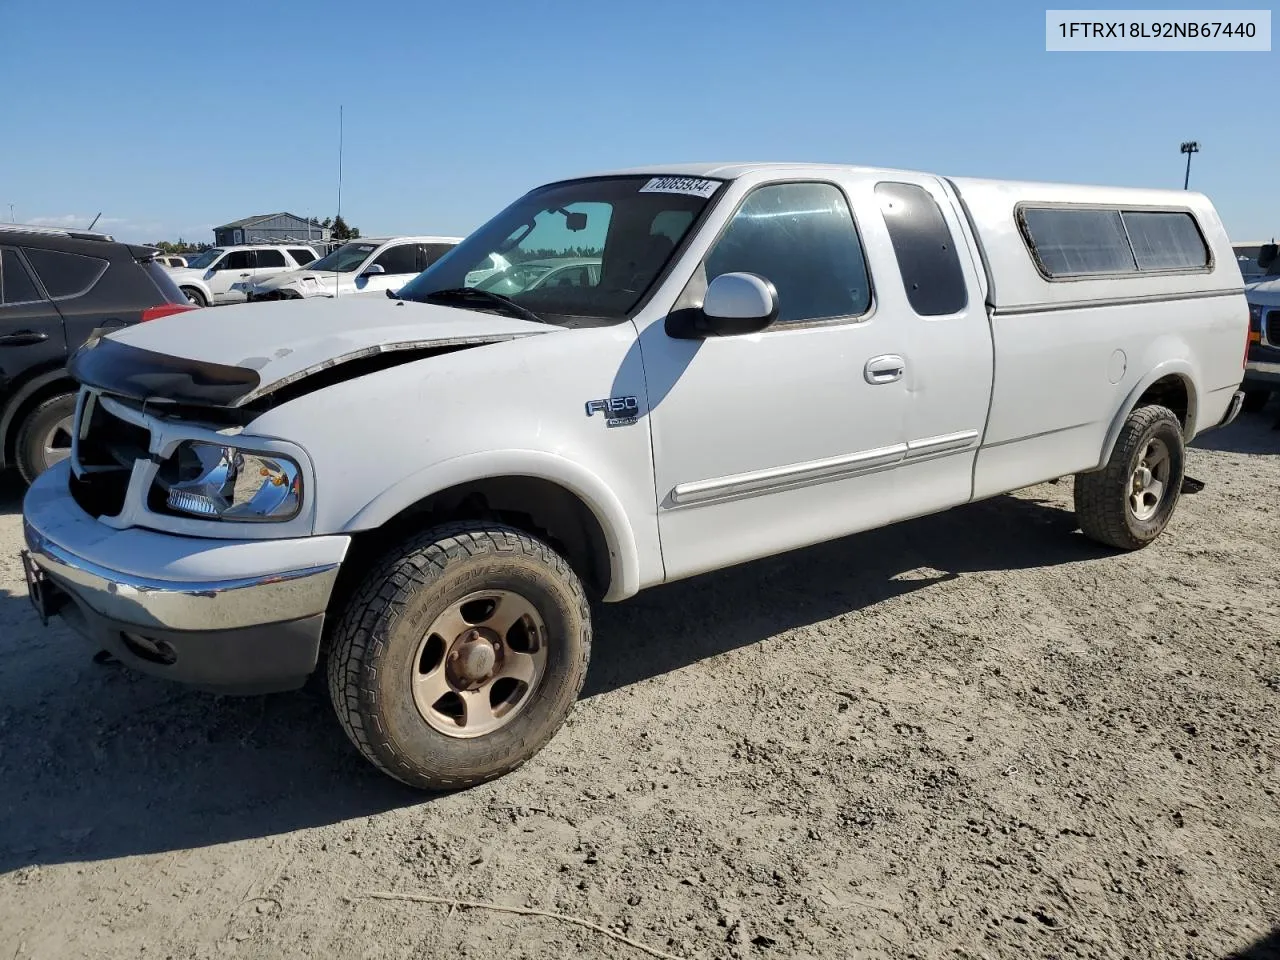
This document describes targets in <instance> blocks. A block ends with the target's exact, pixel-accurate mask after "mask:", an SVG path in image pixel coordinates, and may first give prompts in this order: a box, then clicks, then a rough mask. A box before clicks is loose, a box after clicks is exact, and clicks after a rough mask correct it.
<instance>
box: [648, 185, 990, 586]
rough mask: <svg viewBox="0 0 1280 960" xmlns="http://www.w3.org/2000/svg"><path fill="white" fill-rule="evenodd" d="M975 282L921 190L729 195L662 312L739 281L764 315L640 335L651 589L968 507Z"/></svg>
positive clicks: (843, 188) (985, 363) (982, 389)
mask: <svg viewBox="0 0 1280 960" xmlns="http://www.w3.org/2000/svg"><path fill="white" fill-rule="evenodd" d="M851 199H852V206H851ZM957 239H959V242H957ZM977 270H978V265H977V264H976V262H975V261H974V258H973V257H972V256H970V255H968V247H967V245H966V244H965V243H964V235H963V232H962V226H961V223H960V221H959V218H958V216H957V214H956V211H955V209H954V207H953V205H952V204H951V201H950V199H949V198H948V195H947V194H946V192H945V191H944V190H943V189H942V186H941V184H940V183H939V181H937V180H936V179H934V178H928V177H917V176H913V175H909V174H904V175H901V176H898V175H896V174H895V175H894V176H893V177H892V178H890V177H888V176H886V177H885V178H884V179H883V180H878V181H877V179H875V178H873V177H872V176H868V175H865V174H859V175H857V176H851V177H850V178H849V179H848V180H847V181H842V182H841V183H840V184H839V185H837V184H835V183H829V182H786V183H765V184H762V185H760V186H757V187H755V188H754V189H752V190H750V191H749V192H747V193H746V194H745V196H744V197H743V199H742V201H741V203H740V204H739V205H738V206H737V209H736V210H735V211H734V213H733V215H732V217H731V218H730V219H729V221H728V223H727V225H726V226H725V228H724V230H723V232H722V233H721V234H720V236H719V238H718V239H717V240H716V242H715V243H714V244H713V245H712V247H711V248H710V250H709V252H708V253H707V255H706V257H705V258H704V259H703V261H702V263H701V264H699V266H698V269H697V270H696V271H695V273H694V277H693V279H692V280H691V281H690V283H689V286H688V287H686V290H685V292H684V294H682V295H681V296H680V298H679V299H678V300H677V302H676V304H675V306H676V307H677V308H680V307H682V306H687V305H689V304H698V303H700V302H701V291H705V289H706V286H705V285H706V283H707V282H710V280H712V279H714V278H715V277H716V276H718V275H720V274H722V273H728V272H733V271H743V272H749V273H755V274H758V275H760V276H762V277H765V278H766V279H768V280H769V281H771V282H772V283H773V285H774V286H775V288H776V289H777V292H778V304H779V314H778V319H777V320H776V321H775V322H774V324H773V325H772V326H770V327H769V328H768V329H766V330H765V331H764V332H762V333H760V334H756V335H750V336H737V337H721V338H709V339H706V340H682V339H675V338H672V337H669V336H667V335H666V333H665V329H664V324H663V323H662V322H654V323H651V324H650V325H649V326H648V327H646V328H645V329H644V331H643V333H642V345H643V350H644V364H645V375H646V379H647V383H648V390H649V396H648V401H649V410H650V414H649V416H650V421H651V429H652V434H653V450H654V472H655V479H656V485H657V504H656V506H657V512H658V529H659V533H660V535H661V540H662V553H663V561H664V564H665V566H666V574H667V578H668V579H675V578H678V577H683V576H688V575H691V574H696V573H699V572H702V571H705V570H709V569H713V568H715V567H718V566H722V565H725V564H727V563H732V562H737V561H742V560H749V559H752V558H755V557H761V556H767V555H770V554H775V553H779V552H782V551H785V550H788V549H792V548H795V547H800V546H804V545H807V544H811V543H817V542H820V541H822V540H828V539H832V538H834V537H839V536H843V535H845V534H848V533H853V532H856V531H859V530H866V529H870V528H873V527H877V526H882V525H885V524H888V523H892V522H893V521H895V520H901V519H903V518H906V517H912V516H918V515H921V514H925V513H930V512H933V511H936V510H940V509H944V508H946V507H949V506H953V505H955V504H958V503H963V502H965V501H967V500H969V499H970V498H971V496H972V490H973V484H972V471H973V462H974V456H975V454H976V450H977V447H978V445H979V443H980V440H981V433H982V430H983V429H984V426H985V418H986V412H987V406H988V403H989V400H990V395H991V377H992V355H991V339H990V331H989V328H988V322H987V316H986V311H985V308H984V305H983V298H982V296H981V292H980V291H981V283H980V278H979V275H978V272H977Z"/></svg>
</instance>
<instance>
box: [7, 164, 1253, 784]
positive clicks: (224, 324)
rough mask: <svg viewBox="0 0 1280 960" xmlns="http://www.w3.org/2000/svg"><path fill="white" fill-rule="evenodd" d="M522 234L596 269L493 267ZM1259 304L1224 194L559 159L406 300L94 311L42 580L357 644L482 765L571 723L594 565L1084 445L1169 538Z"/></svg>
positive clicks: (865, 502) (179, 636) (734, 557)
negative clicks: (521, 275)
mask: <svg viewBox="0 0 1280 960" xmlns="http://www.w3.org/2000/svg"><path fill="white" fill-rule="evenodd" d="M494 254H498V255H500V256H501V257H503V258H505V259H506V260H507V261H509V262H511V263H516V264H518V263H521V262H524V261H529V260H534V259H537V260H540V261H543V262H545V261H546V260H548V259H556V258H564V259H569V258H580V259H590V260H592V261H593V262H594V261H596V260H598V261H599V269H598V270H597V271H595V272H593V273H592V275H591V277H590V278H588V279H587V280H586V281H584V282H582V283H574V284H566V285H540V286H532V287H530V288H527V289H524V290H521V291H518V292H514V293H512V294H511V295H510V296H504V295H500V294H497V293H495V292H493V291H486V290H479V289H476V288H475V287H468V286H466V284H465V280H466V278H467V276H468V273H469V272H472V271H475V270H476V269H477V267H478V265H481V264H483V263H485V262H492V260H491V257H492V256H493V255H494ZM473 276H474V274H473ZM1247 331H1248V310H1247V306H1246V303H1245V298H1244V295H1243V293H1242V279H1241V274H1240V269H1239V267H1238V266H1237V265H1236V260H1235V257H1234V256H1233V255H1232V251H1231V246H1230V243H1229V242H1228V239H1227V236H1226V234H1225V232H1224V230H1223V227H1222V224H1221V223H1220V221H1219V218H1218V216H1217V214H1216V213H1215V211H1214V208H1213V206H1212V205H1211V204H1210V202H1209V201H1208V200H1207V199H1206V198H1205V197H1204V196H1202V195H1200V194H1197V193H1192V192H1184V191H1153V190H1127V189H1111V188H1103V187H1082V186H1068V185H1061V184H1038V183H1019V182H997V181H985V180H975V179H948V178H943V177H939V176H935V175H931V174H925V173H912V172H905V171H898V170H881V169H869V168H862V167H843V166H819V165H784V164H728V165H698V166H692V165H690V166H677V167H673V168H661V169H643V170H633V171H624V172H620V173H612V174H605V175H600V176H592V177H586V178H581V179H573V180H566V181H560V182H555V183H551V184H548V185H545V186H542V187H539V188H537V189H535V190H532V191H531V192H529V193H528V194H526V195H525V196H523V197H521V198H519V199H517V200H516V201H515V202H514V203H512V204H511V205H510V206H509V207H507V208H506V209H505V210H503V211H501V212H500V213H498V214H497V215H496V216H495V217H494V218H493V219H491V220H490V221H489V222H488V223H486V224H485V225H484V226H483V227H481V228H480V229H478V230H477V231H476V232H475V233H473V234H472V235H471V236H469V237H467V238H466V239H465V240H463V241H462V242H461V243H460V244H459V245H458V246H457V247H455V248H454V249H453V250H452V251H450V252H449V253H447V254H446V255H445V256H444V257H442V258H441V259H440V260H439V261H438V262H436V263H435V264H433V265H432V266H431V267H430V268H429V269H427V270H426V271H424V272H423V273H422V274H420V275H419V276H418V277H416V278H415V279H413V280H412V281H410V282H409V283H408V284H406V285H405V286H404V287H403V288H401V289H400V290H399V291H398V294H397V296H396V297H394V298H393V297H386V298H377V299H366V298H354V297H353V298H349V299H343V298H339V299H336V300H327V301H312V302H309V303H301V302H283V303H277V304H271V305H254V304H249V305H246V306H238V307H231V308H228V309H226V310H225V311H222V312H221V313H220V315H219V317H218V322H217V323H216V324H210V323H207V322H206V321H205V320H204V319H203V318H201V317H200V316H199V315H198V312H197V313H196V315H194V316H193V315H187V314H182V315H178V316H174V317H169V318H166V319H164V320H161V321H157V322H153V323H146V324H140V325H138V326H135V327H131V328H129V329H126V330H121V331H117V332H111V333H109V334H107V335H104V336H101V337H100V338H97V339H94V340H92V341H91V342H90V343H89V344H87V345H86V346H85V347H84V348H83V349H81V350H80V351H79V352H77V353H76V354H75V356H74V357H73V358H72V360H71V363H70V370H71V372H72V374H73V375H74V376H75V377H76V378H77V380H78V381H79V382H80V383H81V384H82V389H81V392H80V394H79V400H78V405H77V411H76V423H75V430H74V436H75V442H74V446H73V451H72V455H71V457H70V458H69V459H68V460H67V461H65V462H64V463H63V464H61V465H59V466H57V467H55V468H53V469H51V470H49V471H48V472H46V473H45V474H43V475H42V476H40V477H39V478H38V479H37V480H36V481H35V483H34V484H33V485H32V487H31V488H30V490H29V492H28V493H27V496H26V500H25V503H24V517H25V532H26V542H27V548H28V549H27V551H25V552H24V564H25V567H26V570H27V576H28V581H29V591H30V594H31V597H32V600H33V602H34V603H35V605H36V607H37V609H38V610H39V611H40V612H41V614H42V615H43V616H44V617H45V618H46V620H47V618H48V616H49V615H51V614H53V613H59V614H61V615H62V616H63V617H65V618H66V619H67V620H68V621H70V622H71V623H72V624H73V625H75V626H76V627H77V628H78V629H79V630H80V631H82V632H83V633H84V634H86V635H87V636H88V637H89V638H90V639H91V640H92V642H93V644H94V645H95V647H96V648H103V649H106V650H109V651H111V652H112V653H114V654H115V655H116V656H117V657H118V658H119V659H120V660H122V661H124V662H125V663H127V664H130V665H132V666H134V667H136V668H138V669H141V670H144V671H148V672H151V673H154V674H156V675H159V676H168V677H172V678H173V679H175V680H180V681H184V682H188V683H192V684H198V685H201V686H205V687H212V688H216V689H223V690H230V691H239V692H251V691H254V690H268V689H280V688H288V687H291V686H298V685H300V684H301V683H303V682H304V680H305V678H306V677H307V676H308V675H309V674H310V673H312V672H313V671H314V670H316V669H317V668H318V667H319V668H322V669H325V670H326V671H327V676H328V682H329V688H330V691H331V693H332V698H333V703H334V706H335V708H336V711H337V715H338V717H339V719H340V721H341V724H342V726H343V727H344V728H345V730H346V733H347V734H348V735H349V737H350V738H351V740H352V741H353V742H354V744H355V745H356V746H357V747H358V748H359V750H360V751H361V752H362V753H363V754H364V756H365V757H367V758H368V759H369V760H370V761H372V762H373V763H374V764H376V765H377V766H378V767H379V768H380V769H382V770H383V771H384V772H386V773H387V774H389V775H391V776H393V777H396V778H398V779H400V780H402V781H404V782H406V783H409V784H412V785H415V786H418V787H422V788H427V789H440V788H451V787H458V786H464V785H468V784H473V783H477V782H480V781H483V780H486V779H489V778H492V777H496V776H499V775H500V774H502V773H504V772H506V771H508V770H511V769H512V768H514V767H516V766H517V765H519V764H520V763H522V762H524V761H525V760H526V759H527V758H529V757H530V756H532V755H533V754H534V753H536V752H537V751H538V750H539V749H540V748H541V747H542V745H543V744H545V743H546V742H547V740H548V739H549V738H550V737H551V736H552V735H553V734H554V733H555V731H556V730H557V728H558V727H559V725H560V724H561V722H562V721H563V720H564V718H565V716H566V715H567V713H568V712H569V710H570V708H571V707H572V706H573V704H574V701H575V699H576V697H577V695H578V693H579V690H580V687H581V685H582V682H583V679H584V676H585V673H586V670H587V661H588V656H589V652H590V644H591V607H590V605H589V598H593V599H598V600H603V601H619V600H623V599H625V598H627V597H630V596H632V595H633V594H635V593H636V592H637V591H639V590H642V589H644V588H646V587H650V586H654V585H656V584H661V583H664V582H668V581H672V580H676V579H679V578H682V577H689V576H693V575H695V574H699V573H703V572H704V571H709V570H714V569H716V568H720V567H725V566H728V565H730V564H737V563H741V562H743V561H748V560H751V559H753V558H757V557H763V556H766V555H769V554H775V553H778V552H781V551H786V550H790V549H793V548H796V547H801V546H804V545H807V544H813V543H816V542H819V541H823V540H827V539H831V538H834V537H840V536H844V535H846V534H851V533H855V532H857V531H861V530H867V529H869V528H873V527H879V526H883V525H885V524H889V523H893V522H894V521H897V520H901V519H904V518H907V517H915V516H919V515H921V514H926V513H930V512H933V511H939V510H944V509H946V508H948V507H952V506H956V505H958V504H963V503H968V502H970V501H973V500H977V499H980V498H984V497H991V496H993V495H996V494H1000V493H1003V492H1005V491H1009V490H1013V489H1015V488H1018V487H1023V486H1026V485H1030V484H1034V483H1037V482H1040V481H1044V480H1048V479H1052V478H1057V477H1060V476H1064V475H1069V474H1075V475H1076V479H1075V497H1076V509H1077V516H1078V521H1079V524H1080V527H1081V529H1082V530H1083V531H1084V533H1085V534H1087V535H1088V536H1090V537H1093V538H1094V539H1096V540H1099V541H1101V542H1103V543H1106V544H1109V545H1111V546H1113V547H1115V548H1118V549H1122V550H1131V549H1136V548H1140V547H1144V546H1146V545H1147V544H1149V543H1151V541H1152V540H1154V539H1155V538H1156V537H1157V536H1158V535H1159V534H1160V532H1161V531H1162V530H1163V529H1164V527H1165V525H1166V524H1167V523H1168V522H1169V519H1170V517H1171V515H1172V514H1173V511H1174V507H1175V505H1176V504H1177V502H1178V497H1179V492H1180V490H1181V484H1182V480H1183V462H1184V446H1185V444H1186V443H1187V442H1189V441H1190V440H1191V439H1192V438H1193V437H1195V436H1196V435H1197V434H1198V433H1200V432H1201V431H1203V430H1206V429H1208V428H1211V427H1216V426H1219V425H1221V424H1223V423H1226V422H1228V421H1229V420H1231V419H1232V418H1233V417H1234V416H1235V415H1236V413H1237V411H1238V410H1239V407H1240V403H1241V397H1242V394H1241V392H1240V391H1239V389H1238V388H1239V385H1240V382H1241V378H1242V373H1243V357H1244V351H1245V345H1246V339H1247ZM849 576H850V577H856V576H858V571H857V570H856V569H851V570H850V571H849Z"/></svg>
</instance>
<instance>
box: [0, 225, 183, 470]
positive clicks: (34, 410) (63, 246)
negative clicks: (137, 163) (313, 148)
mask: <svg viewBox="0 0 1280 960" xmlns="http://www.w3.org/2000/svg"><path fill="white" fill-rule="evenodd" d="M155 254H156V251H155V249H153V248H151V247H141V246H134V245H132V244H126V243H117V242H116V241H114V240H113V239H112V238H111V237H109V236H107V235H105V234H101V233H82V232H76V231H72V230H54V229H46V228H43V227H27V226H22V225H12V224H0V468H3V467H5V466H11V465H12V466H16V467H17V468H18V470H19V471H20V472H21V473H22V475H23V477H24V478H25V479H26V480H27V481H28V482H30V481H31V480H32V479H34V478H35V476H36V475H37V474H39V473H41V472H43V471H44V470H46V469H48V468H49V467H51V466H53V464H55V463H57V462H58V461H59V460H61V459H63V458H64V457H66V456H67V455H68V454H69V453H70V452H71V420H72V417H73V415H74V413H75V406H76V384H75V381H73V380H72V379H71V378H70V377H69V376H68V375H67V372H66V364H67V358H68V357H69V356H70V355H71V353H72V352H74V351H75V350H76V348H78V347H79V346H80V345H81V344H82V343H84V342H85V340H87V339H88V338H89V335H90V334H91V333H92V332H93V331H94V330H96V329H98V328H104V329H111V328H114V327H123V326H128V325H130V324H134V323H139V322H140V321H143V320H155V319H158V318H160V317H163V316H167V315H169V314H172V313H178V312H179V311H182V310H193V309H196V308H195V307H194V306H193V305H192V304H191V302H190V301H188V300H187V298H186V297H185V296H183V295H182V293H181V292H180V291H179V290H178V288H177V286H175V285H174V283H173V281H172V280H171V279H170V278H169V274H168V273H167V272H166V271H165V269H164V268H163V267H162V266H160V265H159V264H158V263H156V262H155V260H153V259H152V258H153V257H154V256H155Z"/></svg>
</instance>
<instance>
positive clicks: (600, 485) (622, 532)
mask: <svg viewBox="0 0 1280 960" xmlns="http://www.w3.org/2000/svg"><path fill="white" fill-rule="evenodd" d="M495 477H536V478H538V479H540V480H547V481H549V482H551V483H555V484H558V485H559V486H561V487H563V488H564V489H565V490H567V491H569V492H570V493H572V494H574V495H575V496H576V497H578V498H579V499H580V500H581V501H582V502H583V503H585V504H586V506H587V508H588V509H589V510H590V511H591V512H592V514H594V515H595V518H596V520H597V521H598V522H599V524H600V527H601V529H602V530H603V531H604V536H605V542H606V543H607V544H608V547H609V590H608V592H607V593H606V594H605V596H604V599H605V600H607V601H614V600H622V599H625V598H627V597H630V596H632V595H633V594H635V593H637V592H638V591H639V589H640V559H639V551H638V549H637V547H636V537H635V531H634V530H633V529H632V526H631V521H630V519H629V518H628V516H627V512H626V509H625V508H624V507H623V505H622V502H621V501H620V500H619V499H618V497H617V495H616V494H614V492H613V491H612V490H611V489H610V488H609V486H608V485H607V484H606V483H605V482H604V481H603V480H601V479H600V477H598V476H597V475H596V474H594V473H592V472H591V471H590V470H588V469H587V468H586V467H584V466H582V465H581V464H580V463H576V462H575V461H572V460H568V459H565V458H564V457H559V456H556V455H555V454H552V453H546V452H544V451H540V450H494V451H486V452H483V453H472V454H467V455H465V456H461V457H455V458H453V459H451V460H444V461H441V462H440V463H436V464H432V465H431V466H430V467H426V468H424V469H423V470H420V471H418V472H417V473H414V474H411V475H410V476H408V477H406V478H405V479H403V480H401V481H399V482H398V483H396V484H394V485H393V486H391V487H389V488H388V489H387V490H385V491H383V492H382V493H380V494H379V495H378V496H376V497H374V498H373V499H372V500H370V501H369V502H368V503H366V504H365V505H364V506H363V507H362V508H361V509H360V510H359V512H357V513H356V515H355V516H353V517H352V518H351V519H350V520H349V521H348V522H347V523H346V524H345V525H344V526H343V528H342V531H341V532H343V533H355V532H357V531H360V530H372V529H375V528H377V527H380V526H382V525H383V524H384V523H386V522H387V521H388V520H390V519H391V518H392V517H394V516H395V515H396V514H398V513H400V512H401V511H402V510H406V509H408V508H409V507H411V506H413V505H414V504H415V503H418V502H419V501H421V500H423V499H425V498H426V497H429V496H431V495H432V494H433V493H438V492H439V491H441V490H447V489H449V488H450V487H456V486H458V485H460V484H463V483H467V482H470V481H475V480H487V479H491V478H495Z"/></svg>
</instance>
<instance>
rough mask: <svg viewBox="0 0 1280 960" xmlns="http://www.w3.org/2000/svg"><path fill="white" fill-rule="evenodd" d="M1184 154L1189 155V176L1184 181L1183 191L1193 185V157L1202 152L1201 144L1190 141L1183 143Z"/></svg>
mask: <svg viewBox="0 0 1280 960" xmlns="http://www.w3.org/2000/svg"><path fill="white" fill-rule="evenodd" d="M1182 152H1183V153H1185V154H1186V155H1187V175H1186V176H1185V177H1183V179H1182V189H1183V190H1186V189H1187V188H1188V186H1189V185H1190V183H1191V155H1192V154H1193V153H1199V152H1200V144H1199V143H1197V142H1196V141H1195V140H1188V141H1186V142H1185V143H1183V145H1182Z"/></svg>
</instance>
